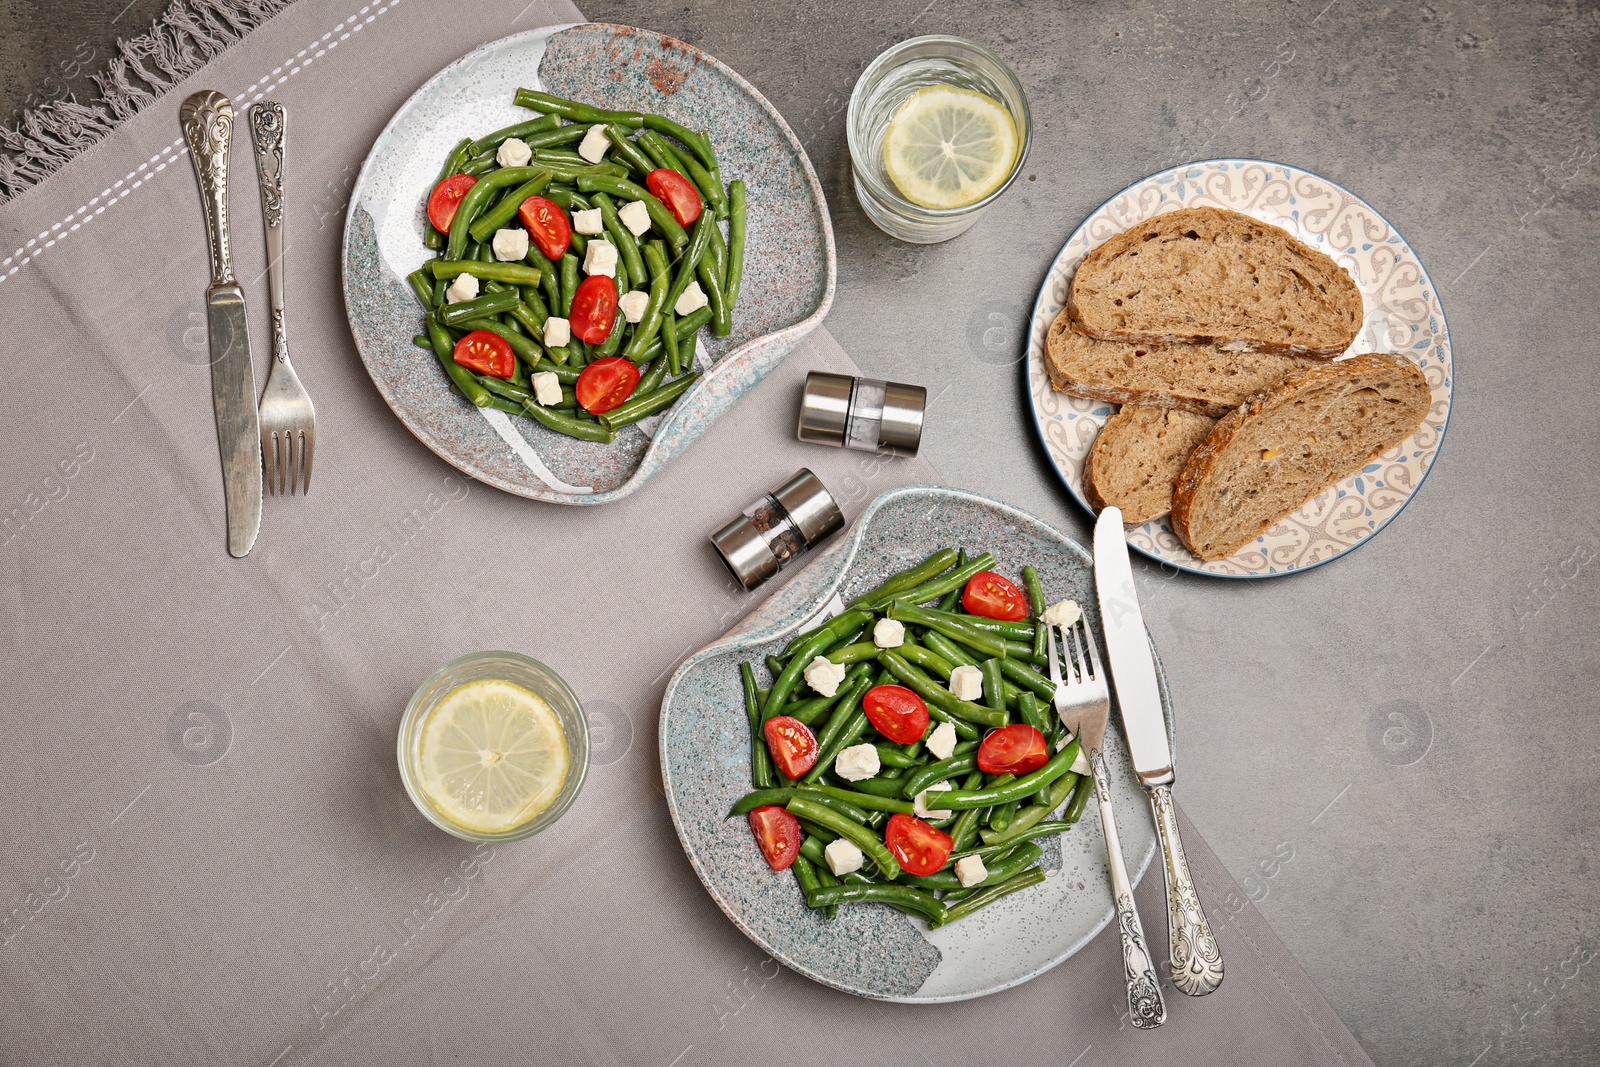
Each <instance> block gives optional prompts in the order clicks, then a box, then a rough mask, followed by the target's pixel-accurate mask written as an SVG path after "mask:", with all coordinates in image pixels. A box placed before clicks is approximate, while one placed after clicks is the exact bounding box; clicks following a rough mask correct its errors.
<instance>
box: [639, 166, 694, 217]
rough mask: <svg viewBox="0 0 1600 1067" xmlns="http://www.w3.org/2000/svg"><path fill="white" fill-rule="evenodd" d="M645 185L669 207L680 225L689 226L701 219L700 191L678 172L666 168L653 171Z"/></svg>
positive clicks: (646, 177)
mask: <svg viewBox="0 0 1600 1067" xmlns="http://www.w3.org/2000/svg"><path fill="white" fill-rule="evenodd" d="M644 184H645V186H646V187H647V188H649V190H650V192H651V193H653V194H655V198H656V199H657V200H659V201H661V202H662V203H663V204H665V205H667V210H668V211H670V212H672V217H673V218H675V219H677V220H678V225H680V226H688V225H690V224H691V223H693V222H694V220H695V219H697V218H699V217H700V207H701V204H700V190H698V189H696V188H695V187H694V183H693V182H691V181H690V180H689V179H688V178H685V177H684V176H683V175H681V174H679V173H678V172H677V171H675V170H667V169H666V168H665V167H662V168H660V169H659V170H653V171H651V172H650V173H649V174H648V175H646V176H645V179H644Z"/></svg>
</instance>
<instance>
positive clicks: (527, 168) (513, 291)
mask: <svg viewBox="0 0 1600 1067" xmlns="http://www.w3.org/2000/svg"><path fill="white" fill-rule="evenodd" d="M515 102H516V104H517V106H518V107H523V108H527V109H529V110H530V111H535V112H538V113H539V116H538V117H537V118H532V119H529V120H527V121H526V122H519V123H517V124H516V125H513V126H507V127H506V128H505V129H501V130H496V131H494V132H493V133H490V134H487V135H485V136H483V137H479V138H477V139H476V140H474V139H473V138H470V137H468V138H464V139H463V140H462V141H461V142H460V143H459V144H457V145H456V146H455V148H454V149H453V150H452V151H451V152H450V154H449V156H448V157H447V158H446V159H445V162H444V166H443V167H442V168H441V170H440V171H439V177H438V179H437V180H436V181H435V182H434V184H433V186H432V187H431V189H430V191H429V195H428V201H427V209H426V215H427V221H426V222H425V223H424V234H423V241H424V243H425V244H426V245H427V247H428V248H430V249H432V250H434V252H435V253H436V255H435V258H433V259H432V260H430V261H429V262H428V263H426V264H425V265H424V266H422V267H421V268H419V269H418V270H417V271H415V272H414V273H412V274H411V275H410V277H409V278H408V279H407V281H408V282H409V283H410V285H411V288H412V291H413V292H415V293H416V295H417V299H419V300H420V301H422V305H423V308H424V309H425V310H426V312H427V326H426V331H425V332H424V333H421V334H418V335H417V336H416V337H415V338H414V340H415V343H416V344H417V346H418V347H420V348H424V349H426V350H428V351H430V352H432V353H434V355H435V356H437V357H438V360H439V362H440V364H441V365H442V366H443V368H444V371H445V374H446V375H448V376H449V379H450V385H451V389H452V390H453V391H454V392H456V393H458V394H460V395H461V396H464V397H465V398H466V399H467V400H469V401H470V402H471V403H473V404H475V405H477V406H478V407H488V408H496V409H498V410H501V411H506V412H509V413H511V414H514V415H522V416H524V417H527V418H530V419H532V420H534V421H536V422H538V423H540V424H542V425H544V426H546V427H548V428H549V429H552V430H555V431H556V432H558V433H563V434H567V435H569V436H571V437H576V438H579V439H582V440H586V441H596V442H600V443H603V444H610V443H611V442H612V441H613V440H615V439H616V434H617V431H618V430H620V429H621V428H622V427H624V426H628V425H630V424H632V423H635V422H638V421H640V420H641V419H644V418H647V417H649V416H651V415H654V414H656V413H658V412H661V411H664V410H666V409H667V408H668V407H670V406H671V405H672V404H673V403H674V402H675V401H676V400H677V399H678V398H679V397H680V396H682V395H683V394H684V392H686V391H687V390H688V389H689V387H690V386H692V385H693V384H694V383H695V381H696V379H697V378H698V375H697V374H696V373H695V370H694V365H695V349H696V343H697V339H698V337H699V332H700V329H701V327H703V326H706V325H707V324H709V325H710V326H711V329H712V333H713V334H714V335H716V336H718V337H725V336H727V335H728V334H729V333H730V332H731V330H732V329H733V309H734V306H735V305H736V304H737V303H738V300H739V290H740V286H741V283H742V280H743V276H744V245H745V218H746V214H745V183H744V182H743V181H740V180H735V181H733V182H731V183H729V184H728V185H727V186H724V185H723V182H722V172H721V170H720V168H719V166H718V163H717V156H716V152H715V151H714V150H713V149H712V147H711V140H710V137H709V136H708V135H707V134H706V133H705V132H703V131H694V130H690V129H688V128H686V127H684V126H682V125H680V124H679V123H677V122H674V121H673V120H672V119H669V118H666V117H664V116H661V115H652V114H647V113H644V112H639V111H611V110H606V109H603V108H598V107H593V106H591V105H589V104H585V103H580V102H577V101H573V100H565V99H562V98H561V97H557V96H551V95H550V94H548V93H543V92H537V91H535V90H532V89H519V90H517V93H516V97H515ZM721 220H726V221H727V223H728V232H727V235H726V237H725V236H724V235H723V232H722V228H721V227H720V226H719V225H718V223H719V222H720V221H721Z"/></svg>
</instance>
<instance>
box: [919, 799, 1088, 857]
mask: <svg viewBox="0 0 1600 1067" xmlns="http://www.w3.org/2000/svg"><path fill="white" fill-rule="evenodd" d="M971 810H973V811H976V810H978V809H976V808H974V809H971ZM1070 829H1072V824H1071V823H1069V822H1067V821H1066V820H1065V819H1049V820H1046V821H1044V822H1041V823H1038V824H1036V825H1034V826H1031V827H1029V828H1028V829H1027V830H1025V831H1023V832H1022V833H1021V834H1020V836H1019V837H1016V838H1012V839H1011V840H1008V841H1002V842H1001V843H1000V844H998V845H980V846H978V847H977V848H967V849H958V850H955V851H952V852H951V853H950V858H949V859H948V860H946V861H945V869H946V870H949V869H950V868H951V867H954V866H955V863H956V860H964V859H966V858H967V857H968V856H977V857H978V858H980V859H984V860H987V859H988V858H989V857H990V856H996V855H999V854H1001V853H1005V852H1010V851H1011V850H1012V849H1013V848H1014V847H1015V846H1016V844H1017V841H1018V840H1022V841H1031V840H1033V839H1034V838H1037V837H1051V836H1053V835H1055V834H1064V833H1066V832H1067V831H1068V830H1070Z"/></svg>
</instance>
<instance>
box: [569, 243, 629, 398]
mask: <svg viewBox="0 0 1600 1067" xmlns="http://www.w3.org/2000/svg"><path fill="white" fill-rule="evenodd" d="M567 321H569V322H571V323H572V336H574V337H576V338H577V339H578V340H580V341H588V342H589V343H590V344H592V345H597V344H600V343H601V342H603V341H604V340H605V339H606V338H607V337H608V336H610V334H611V326H612V324H613V323H615V322H616V321H617V283H616V282H614V281H612V280H611V279H610V278H607V277H606V276H605V275H604V274H591V275H589V276H588V277H587V278H585V279H584V280H583V281H581V282H579V283H578V291H577V292H576V293H574V294H573V295H572V310H571V311H569V312H567ZM618 403H620V401H619V402H618Z"/></svg>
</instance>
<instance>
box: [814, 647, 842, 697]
mask: <svg viewBox="0 0 1600 1067" xmlns="http://www.w3.org/2000/svg"><path fill="white" fill-rule="evenodd" d="M805 678H806V684H807V685H809V686H810V687H811V688H813V689H815V690H816V691H817V692H819V693H821V694H822V695H823V696H825V697H831V696H833V695H834V694H835V693H837V692H838V691H839V683H840V682H842V681H844V667H843V666H841V665H840V664H837V663H835V662H833V660H831V659H829V658H828V657H826V656H818V657H817V658H816V659H814V660H812V661H811V662H810V663H808V664H806V671H805Z"/></svg>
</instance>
